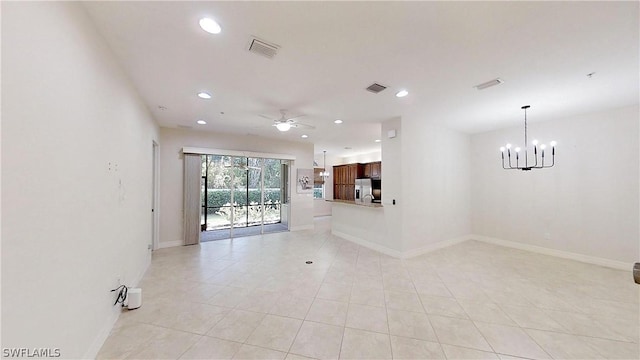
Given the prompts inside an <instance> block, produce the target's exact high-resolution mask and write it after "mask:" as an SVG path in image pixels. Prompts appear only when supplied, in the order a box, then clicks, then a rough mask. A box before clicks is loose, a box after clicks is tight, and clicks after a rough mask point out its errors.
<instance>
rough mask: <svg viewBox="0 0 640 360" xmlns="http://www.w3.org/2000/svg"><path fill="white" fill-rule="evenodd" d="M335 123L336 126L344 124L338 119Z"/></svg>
mask: <svg viewBox="0 0 640 360" xmlns="http://www.w3.org/2000/svg"><path fill="white" fill-rule="evenodd" d="M334 123H336V124H342V120H340V119H338V120H336V121H334Z"/></svg>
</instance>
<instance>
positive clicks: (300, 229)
mask: <svg viewBox="0 0 640 360" xmlns="http://www.w3.org/2000/svg"><path fill="white" fill-rule="evenodd" d="M314 228H315V227H314V225H313V224H310V225H300V226H292V227H291V228H290V229H289V231H302V230H313V229H314Z"/></svg>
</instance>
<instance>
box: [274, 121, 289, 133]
mask: <svg viewBox="0 0 640 360" xmlns="http://www.w3.org/2000/svg"><path fill="white" fill-rule="evenodd" d="M276 129H278V130H280V131H289V129H291V124H289V123H288V122H281V123H277V124H276Z"/></svg>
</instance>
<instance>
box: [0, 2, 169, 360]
mask: <svg viewBox="0 0 640 360" xmlns="http://www.w3.org/2000/svg"><path fill="white" fill-rule="evenodd" d="M2 77H3V78H2V105H3V107H2V122H3V123H2V127H3V128H2V130H3V132H2V170H3V171H2V183H3V187H2V198H3V199H2V200H3V201H2V212H3V217H2V288H3V290H4V291H3V292H2V346H3V347H26V348H41V347H52V348H55V347H57V348H60V351H61V355H62V357H64V358H84V357H92V356H95V354H96V353H97V351H98V349H99V348H100V346H101V345H102V342H103V341H104V339H105V337H106V336H107V335H108V331H109V330H110V329H111V326H112V324H113V322H114V321H115V319H116V318H117V314H119V312H120V308H119V307H114V306H113V302H114V299H115V297H114V294H113V293H110V292H109V290H110V289H112V288H114V287H115V286H116V285H117V276H119V275H120V276H122V277H123V280H124V282H125V283H127V284H130V285H133V284H134V283H135V282H136V281H137V279H138V278H139V277H140V276H141V275H142V273H143V272H144V270H145V269H146V266H147V265H148V262H149V260H150V251H149V250H147V245H149V244H151V211H150V210H151V182H152V173H151V172H152V141H153V140H154V139H157V127H156V125H155V123H154V121H153V120H152V118H151V117H150V115H149V113H148V111H147V109H146V107H145V106H144V105H143V103H142V102H141V101H140V99H139V98H138V95H137V94H136V92H135V91H134V88H133V86H132V85H131V83H130V82H129V80H128V78H127V77H126V76H125V74H124V73H123V71H122V70H121V68H120V67H119V65H118V63H117V61H116V60H115V59H114V57H113V55H112V53H111V51H110V50H109V48H108V47H107V45H106V43H105V42H104V41H103V39H102V38H101V37H100V36H99V35H98V34H97V33H96V31H95V29H94V27H93V25H92V24H91V22H90V21H89V19H88V18H87V15H86V14H85V12H84V10H83V8H82V6H81V4H79V3H72V2H48V3H44V2H39V3H27V2H3V3H2Z"/></svg>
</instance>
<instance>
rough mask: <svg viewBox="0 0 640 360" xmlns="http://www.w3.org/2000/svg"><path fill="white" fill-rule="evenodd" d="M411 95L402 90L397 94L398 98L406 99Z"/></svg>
mask: <svg viewBox="0 0 640 360" xmlns="http://www.w3.org/2000/svg"><path fill="white" fill-rule="evenodd" d="M407 95H409V92H408V91H407V90H400V91H398V92H397V93H396V97H405V96H407Z"/></svg>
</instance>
